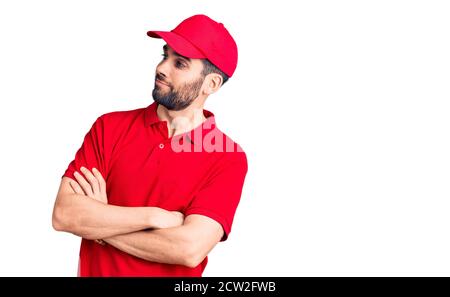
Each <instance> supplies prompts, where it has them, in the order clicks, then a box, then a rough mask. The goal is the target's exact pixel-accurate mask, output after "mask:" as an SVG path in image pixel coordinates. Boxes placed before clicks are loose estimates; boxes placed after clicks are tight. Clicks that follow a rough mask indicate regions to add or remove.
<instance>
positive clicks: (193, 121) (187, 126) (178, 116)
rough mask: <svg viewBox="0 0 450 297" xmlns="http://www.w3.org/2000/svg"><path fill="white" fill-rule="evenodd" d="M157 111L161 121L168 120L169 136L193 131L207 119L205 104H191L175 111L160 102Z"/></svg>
mask: <svg viewBox="0 0 450 297" xmlns="http://www.w3.org/2000/svg"><path fill="white" fill-rule="evenodd" d="M156 113H157V115H158V118H159V119H160V120H161V121H167V130H168V131H169V135H168V137H169V138H170V137H173V136H176V135H179V134H183V133H185V132H188V131H191V130H192V129H194V128H195V127H197V126H199V125H200V124H202V123H203V122H204V121H206V117H205V116H204V114H203V105H202V106H196V105H194V104H191V105H190V106H188V107H186V108H185V109H183V110H178V111H175V110H168V109H167V108H166V107H164V106H162V105H161V104H158V108H157V109H156Z"/></svg>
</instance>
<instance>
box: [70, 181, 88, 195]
mask: <svg viewBox="0 0 450 297" xmlns="http://www.w3.org/2000/svg"><path fill="white" fill-rule="evenodd" d="M69 184H70V187H71V188H72V190H73V191H74V192H75V193H76V194H80V195H86V193H85V192H84V191H83V189H82V188H81V187H80V185H79V184H78V183H77V182H76V181H71V180H70V181H69Z"/></svg>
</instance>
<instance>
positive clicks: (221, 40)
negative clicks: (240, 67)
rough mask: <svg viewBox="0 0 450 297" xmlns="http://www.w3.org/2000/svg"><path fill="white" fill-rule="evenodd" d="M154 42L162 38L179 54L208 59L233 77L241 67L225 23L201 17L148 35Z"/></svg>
mask: <svg viewBox="0 0 450 297" xmlns="http://www.w3.org/2000/svg"><path fill="white" fill-rule="evenodd" d="M147 35H148V36H150V37H153V38H162V39H164V41H166V42H167V44H168V45H169V46H170V47H171V48H172V49H173V50H174V51H176V52H177V53H179V54H180V55H182V56H185V57H188V58H192V59H208V60H209V61H210V62H211V63H212V64H214V65H215V66H216V67H217V68H219V69H220V70H222V71H223V72H224V73H225V74H226V75H228V76H229V77H231V76H232V75H233V73H234V70H235V69H236V66H237V60H238V49H237V45H236V42H235V41H234V39H233V37H232V36H231V34H230V33H229V32H228V30H227V29H226V28H225V26H224V25H223V24H222V23H218V22H216V21H214V20H213V19H211V18H210V17H208V16H206V15H203V14H198V15H194V16H191V17H189V18H187V19H185V20H184V21H182V22H181V23H180V24H179V25H178V26H177V27H176V28H175V29H173V30H172V31H170V32H167V31H148V32H147Z"/></svg>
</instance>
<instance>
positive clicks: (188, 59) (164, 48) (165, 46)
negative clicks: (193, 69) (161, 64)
mask: <svg viewBox="0 0 450 297" xmlns="http://www.w3.org/2000/svg"><path fill="white" fill-rule="evenodd" d="M163 50H164V53H167V52H168V51H169V47H168V46H167V44H166V45H164V46H163ZM172 52H173V54H174V55H175V56H177V57H180V58H183V59H185V60H186V61H187V62H189V63H191V59H190V58H188V57H185V56H183V55H180V54H179V53H177V52H176V51H174V50H172Z"/></svg>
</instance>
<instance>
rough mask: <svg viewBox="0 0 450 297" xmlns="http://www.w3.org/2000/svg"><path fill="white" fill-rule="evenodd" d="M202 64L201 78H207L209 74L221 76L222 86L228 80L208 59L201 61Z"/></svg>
mask: <svg viewBox="0 0 450 297" xmlns="http://www.w3.org/2000/svg"><path fill="white" fill-rule="evenodd" d="M202 62H203V70H202V75H203V77H205V76H207V75H208V74H210V73H217V74H220V76H222V80H223V82H222V85H224V84H225V83H226V82H227V80H228V79H229V78H230V77H229V76H228V75H226V74H225V73H223V71H222V70H220V69H219V68H217V67H216V66H215V65H214V64H213V63H211V62H210V61H209V60H208V59H202Z"/></svg>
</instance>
